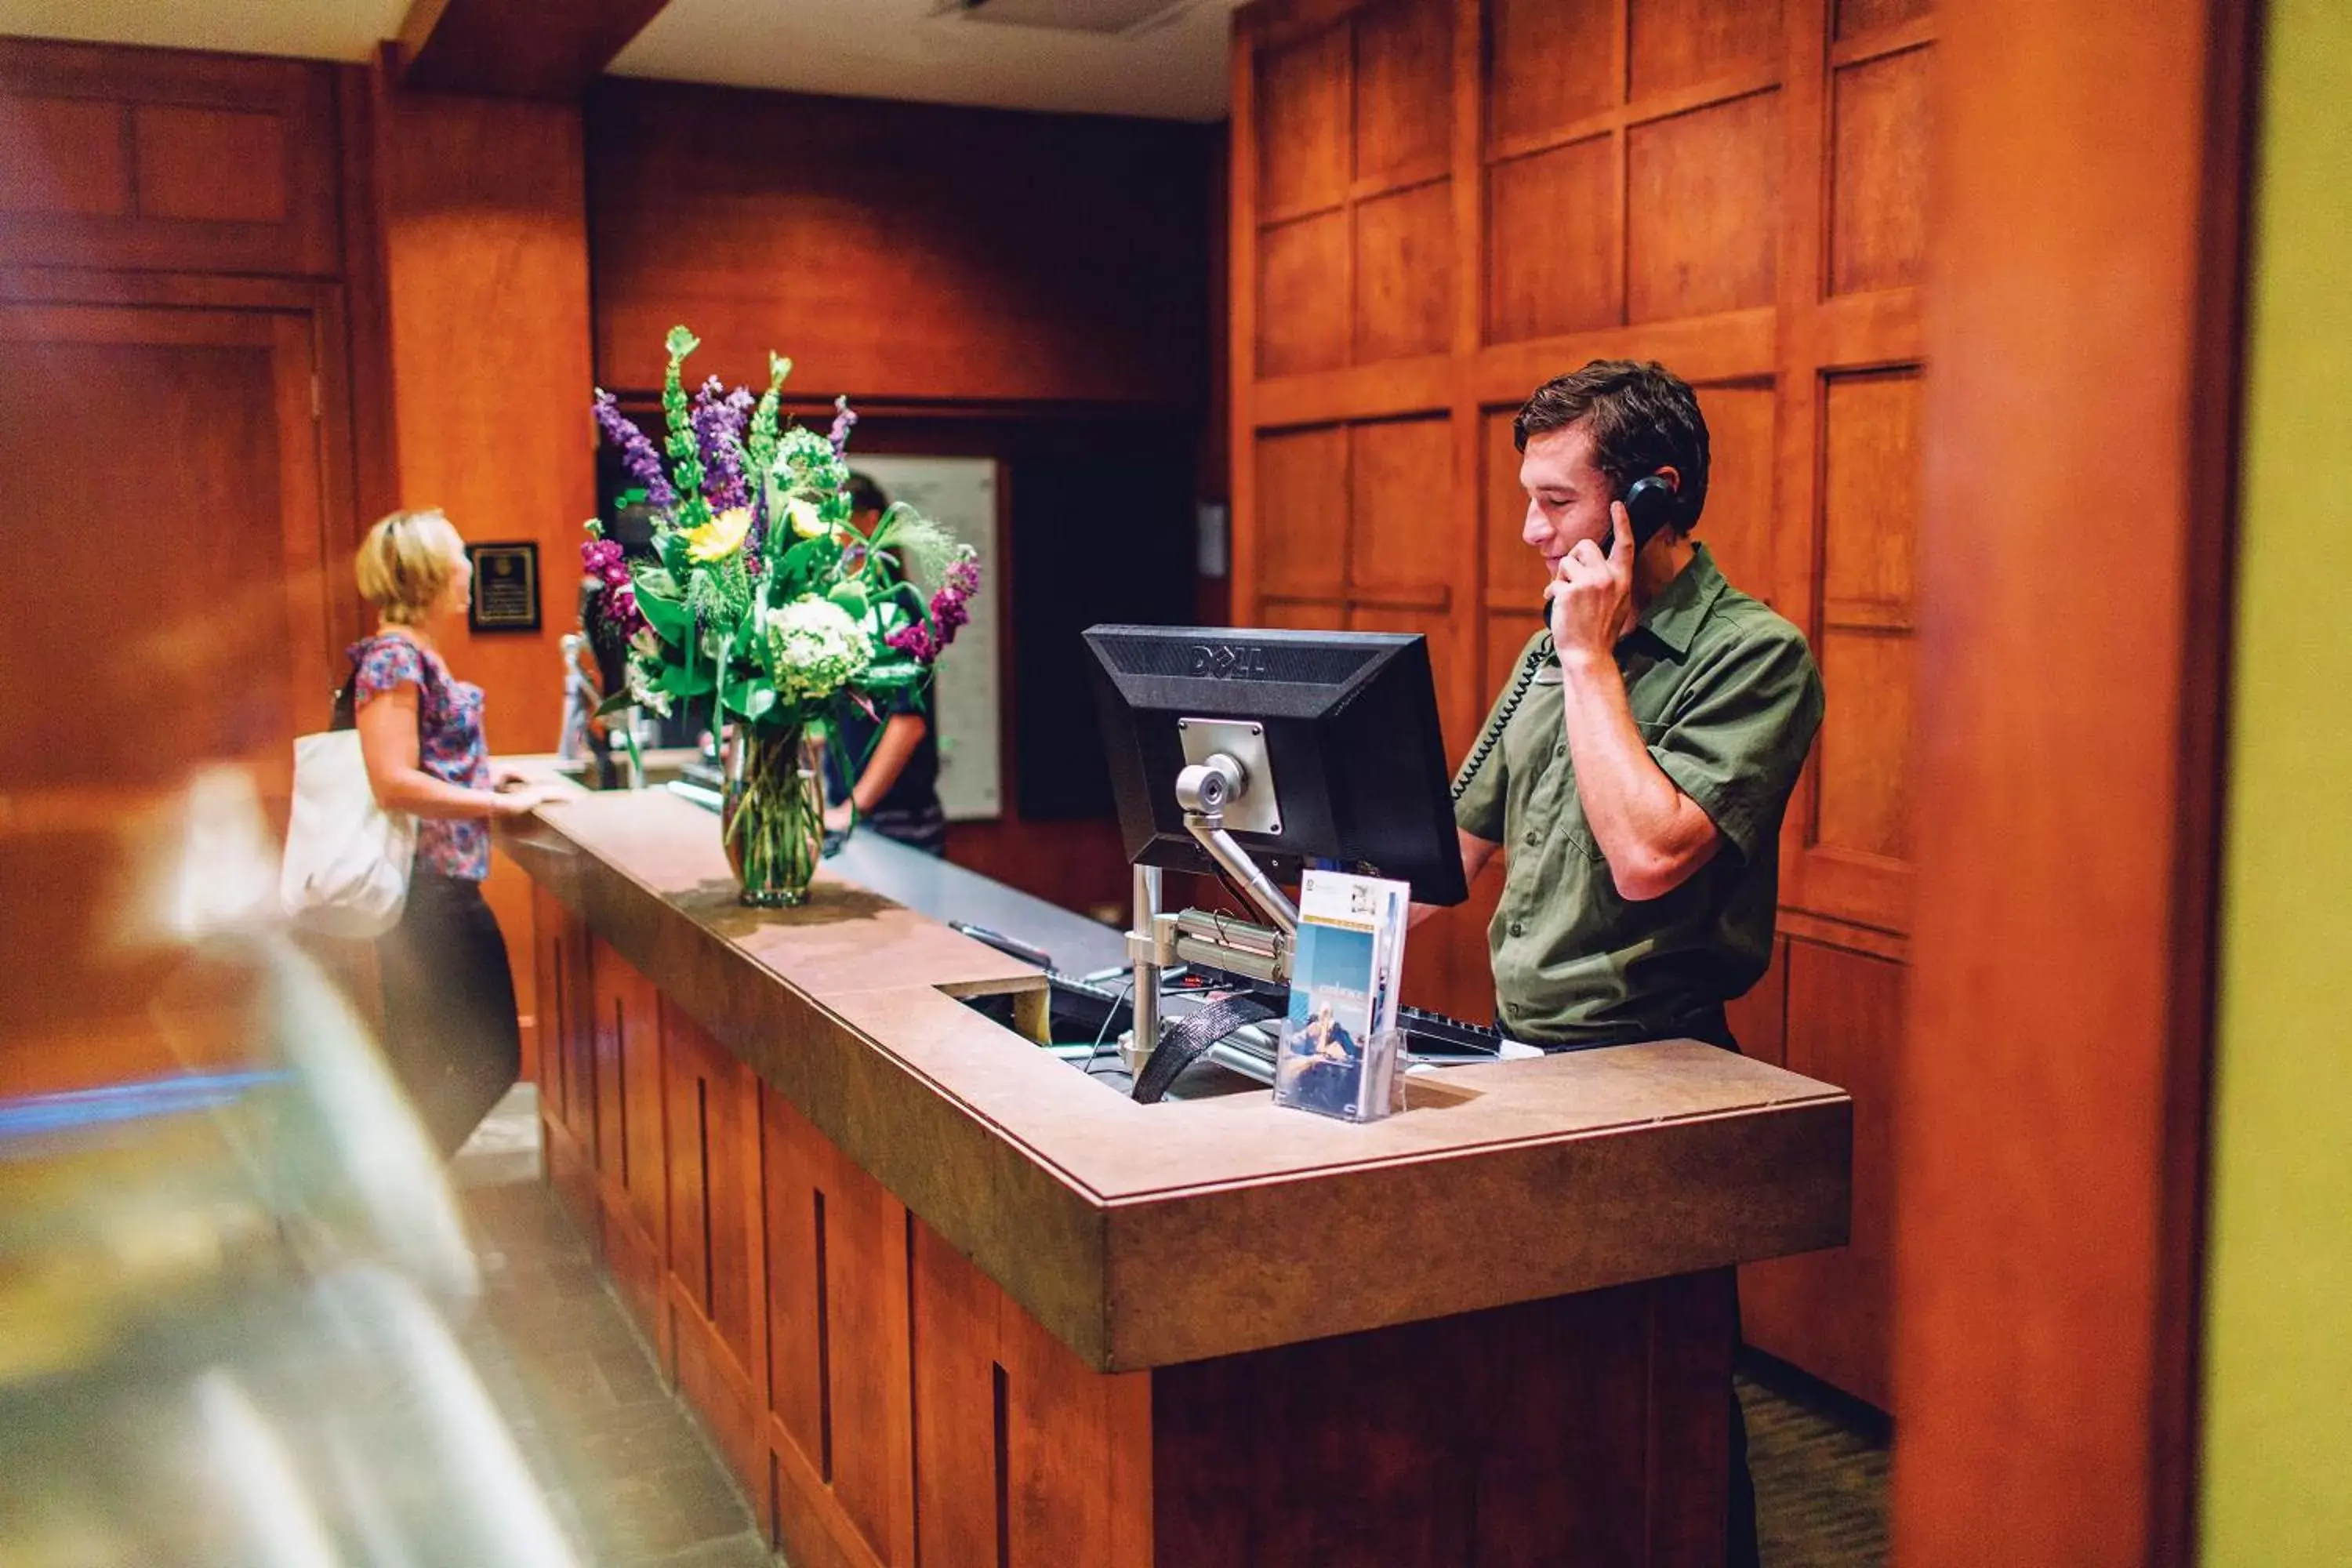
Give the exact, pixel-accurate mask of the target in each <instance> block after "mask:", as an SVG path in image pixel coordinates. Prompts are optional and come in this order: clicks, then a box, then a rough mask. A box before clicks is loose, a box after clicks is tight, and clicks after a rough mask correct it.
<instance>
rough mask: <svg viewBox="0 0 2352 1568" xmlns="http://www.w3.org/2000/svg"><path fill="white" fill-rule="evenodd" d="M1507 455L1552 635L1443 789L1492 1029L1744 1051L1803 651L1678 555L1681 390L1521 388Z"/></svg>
mask: <svg viewBox="0 0 2352 1568" xmlns="http://www.w3.org/2000/svg"><path fill="white" fill-rule="evenodd" d="M1511 434H1512V439H1513V442H1514V444H1515V445H1516V446H1517V447H1518V449H1519V451H1520V453H1521V454H1522V457H1521V460H1520V465H1519V483H1520V485H1521V487H1522V488H1523V489H1525V490H1526V491H1527V495H1528V510H1527V519H1526V521H1525V523H1524V525H1523V526H1522V528H1521V531H1520V537H1521V538H1523V539H1524V540H1525V541H1526V542H1527V543H1528V545H1529V546H1530V547H1531V548H1532V549H1534V550H1535V551H1536V552H1538V554H1539V555H1541V556H1542V558H1543V562H1544V565H1545V568H1546V571H1547V573H1548V574H1549V576H1550V578H1551V581H1550V583H1549V584H1548V585H1547V586H1546V588H1545V590H1544V608H1545V610H1546V612H1547V620H1548V622H1549V625H1547V626H1545V627H1544V629H1542V630H1541V631H1538V633H1536V634H1535V636H1534V637H1531V638H1529V639H1528V644H1527V647H1525V648H1524V649H1522V650H1521V653H1520V657H1519V660H1518V663H1517V666H1516V667H1515V673H1514V678H1513V679H1512V681H1511V683H1510V684H1509V685H1507V686H1506V687H1505V688H1504V689H1503V692H1502V693H1501V695H1500V696H1498V697H1497V699H1496V703H1495V707H1494V710H1493V711H1492V713H1491V714H1490V715H1489V716H1488V718H1487V721H1486V727H1485V729H1484V730H1483V731H1482V732H1481V734H1480V736H1479V740H1478V742H1477V744H1476V745H1475V746H1474V747H1473V749H1472V751H1471V753H1470V757H1469V760H1468V761H1466V762H1465V764H1464V766H1463V770H1462V772H1461V773H1459V774H1457V775H1456V778H1455V781H1454V801H1455V805H1454V822H1455V826H1456V827H1457V829H1458V830H1459V834H1460V838H1461V847H1462V868H1463V870H1464V872H1465V874H1466V875H1467V876H1469V877H1473V878H1475V876H1477V874H1478V872H1479V870H1480V869H1481V868H1483V867H1484V866H1485V865H1486V863H1487V861H1488V860H1489V859H1491V858H1493V857H1494V855H1495V854H1496V851H1497V850H1501V851H1502V852H1503V853H1504V855H1505V868H1504V881H1503V895H1502V901H1501V903H1500V904H1499V905H1498V906H1497V908H1496V911H1495V917H1494V920H1493V921H1492V923H1491V924H1490V925H1489V927H1488V929H1487V942H1488V952H1489V954H1490V957H1491V960H1492V963H1493V967H1494V977H1495V992H1496V1024H1497V1025H1498V1026H1500V1027H1501V1029H1502V1031H1503V1032H1504V1033H1505V1034H1506V1035H1507V1036H1509V1037H1512V1038H1514V1039H1517V1040H1520V1041H1522V1042H1525V1043H1528V1044H1530V1045H1535V1046H1538V1047H1549V1048H1559V1047H1574V1046H1590V1045H1598V1044H1609V1043H1616V1042H1632V1041H1635V1040H1647V1039H1663V1038H1674V1037H1692V1038H1696V1039H1702V1040H1706V1041H1709V1042H1712V1043H1713V1044H1716V1045H1719V1046H1723V1047H1727V1048H1730V1049H1733V1050H1737V1049H1738V1041H1737V1040H1735V1039H1734V1038H1733V1037H1732V1034H1731V1029H1730V1026H1729V1025H1728V1023H1727V1021H1726V1019H1725V1016H1724V1004H1725V1003H1727V1002H1729V1001H1731V1000H1733V999H1735V998H1737V997H1738V996H1739V995H1741V994H1744V993H1745V992H1746V991H1747V990H1748V988H1749V987H1750V986H1752V985H1754V984H1756V982H1757V981H1758V980H1759V979H1760V978H1761V977H1762V976H1763V973H1764V970H1765V968H1766V965H1767V964H1768V963H1769V959H1770V955H1771V951H1772V935H1773V921H1774V915H1775V910H1776V909H1777V905H1778V900H1779V885H1778V876H1779V854H1778V846H1779V842H1780V820H1781V816H1782V815H1783V813H1784V812H1785V811H1786V809H1787V806H1788V803H1789V795H1790V791H1791V790H1792V789H1793V788H1794V787H1795V785H1796V782H1797V773H1798V771H1799V769H1801V767H1802V766H1803V765H1804V761H1805V754H1806V752H1808V751H1810V750H1811V746H1812V742H1813V736H1814V733H1815V731H1818V730H1819V729H1820V727H1821V721H1822V682H1821V676H1820V673H1819V671H1818V670H1816V669H1815V668H1814V665H1813V658H1812V655H1811V652H1810V651H1809V650H1808V649H1807V647H1806V646H1805V639H1804V637H1803V635H1802V634H1801V632H1799V631H1798V629H1797V628H1796V627H1795V626H1791V625H1790V624H1789V622H1787V621H1785V620H1783V619H1782V618H1781V617H1780V616H1777V615H1775V614H1773V613H1772V612H1771V611H1770V610H1769V609H1767V608H1766V607H1765V606H1764V605H1762V604H1760V603H1759V602H1758V601H1757V600H1755V599H1753V598H1750V597H1749V596H1748V595H1746V594H1743V593H1741V592H1740V591H1739V590H1738V588H1735V587H1733V586H1732V585H1731V584H1729V583H1728V582H1727V581H1726V580H1725V579H1724V576H1723V574H1722V572H1721V571H1720V570H1718V569H1717V565H1716V563H1715V560H1714V557H1713V556H1712V555H1710V554H1709V553H1708V552H1707V548H1706V545H1704V544H1701V543H1698V542H1696V541H1694V540H1693V539H1692V538H1691V532H1692V531H1693V530H1694V529H1695V528H1696V526H1697V524H1698V520H1699V514H1700V511H1701V510H1702V509H1703V508H1704V507H1705V506H1706V490H1707V433H1706V418H1705V417H1704V416H1702V415H1701V414H1700V412H1699V406H1698V399H1697V398H1696V395H1693V393H1692V392H1691V389H1690V387H1689V386H1688V385H1686V384H1685V383H1684V382H1683V381H1682V380H1681V379H1680V378H1678V377H1676V376H1675V375H1673V374H1669V373H1668V372H1667V371H1666V370H1665V369H1664V368H1663V367H1662V366H1659V365H1657V364H1654V363H1631V362H1628V361H1622V360H1596V361H1594V362H1593V363H1591V364H1588V365H1586V366H1585V367H1584V368H1583V369H1582V370H1580V371H1577V372H1575V373H1574V374H1570V375H1563V376H1559V377H1558V378H1557V379H1555V380H1552V381H1549V382H1547V383H1545V384H1543V385H1542V386H1539V387H1538V388H1537V389H1536V391H1535V393H1534V395H1532V396H1530V397H1529V398H1528V401H1527V403H1526V405H1524V406H1523V407H1521V408H1520V410H1519V412H1518V416H1517V418H1516V419H1514V420H1513V421H1512V426H1511ZM1650 474H1656V475H1659V476H1660V477H1661V478H1663V479H1665V480H1666V481H1667V483H1668V484H1669V485H1670V486H1671V487H1672V488H1673V489H1674V492H1675V502H1676V505H1675V513H1674V516H1673V520H1672V521H1670V522H1669V523H1668V524H1667V526H1665V527H1664V528H1663V529H1662V530H1660V531H1658V532H1657V533H1656V534H1654V535H1653V536H1652V537H1651V539H1650V540H1649V542H1647V543H1645V544H1643V546H1642V547H1641V548H1639V549H1638V550H1637V549H1635V548H1634V545H1633V528H1632V524H1631V521H1630V520H1629V519H1628V517H1627V515H1626V510H1625V507H1624V505H1623V502H1622V499H1621V498H1622V497H1623V496H1624V494H1625V492H1626V490H1627V489H1629V488H1630V487H1631V486H1632V485H1633V482H1634V481H1635V480H1636V479H1641V478H1643V477H1644V476H1646V475H1650ZM1423 912H1424V911H1420V910H1416V911H1415V914H1416V918H1419V917H1420V916H1421V914H1422V913H1423ZM1731 1420H1732V1437H1731V1447H1732V1479H1731V1513H1730V1519H1729V1521H1728V1529H1727V1542H1726V1545H1727V1554H1726V1561H1727V1563H1733V1564H1752V1563H1755V1562H1756V1561H1757V1547H1756V1514H1755V1510H1756V1500H1755V1491H1754V1489H1753V1487H1752V1485H1751V1484H1750V1482H1749V1479H1748V1465H1747V1447H1748V1445H1747V1433H1746V1428H1745V1424H1744V1422H1743V1421H1742V1419H1741V1415H1740V1411H1739V1406H1738V1399H1737V1397H1736V1396H1735V1398H1734V1399H1733V1402H1732V1412H1731Z"/></svg>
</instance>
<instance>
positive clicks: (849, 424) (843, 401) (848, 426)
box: [824, 395, 857, 458]
mask: <svg viewBox="0 0 2352 1568" xmlns="http://www.w3.org/2000/svg"><path fill="white" fill-rule="evenodd" d="M856 424H857V416H856V414H854V413H852V412H851V411H850V407H849V398H848V396H847V395H843V396H840V397H836V398H835V399H834V400H833V428H832V429H831V430H829V431H827V432H825V437H824V438H825V439H826V440H828V441H830V442H832V443H833V455H834V456H835V457H836V458H838V457H840V456H841V455H842V453H844V452H845V451H847V450H848V449H849V432H850V431H851V430H852V429H853V428H854V427H856Z"/></svg>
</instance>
